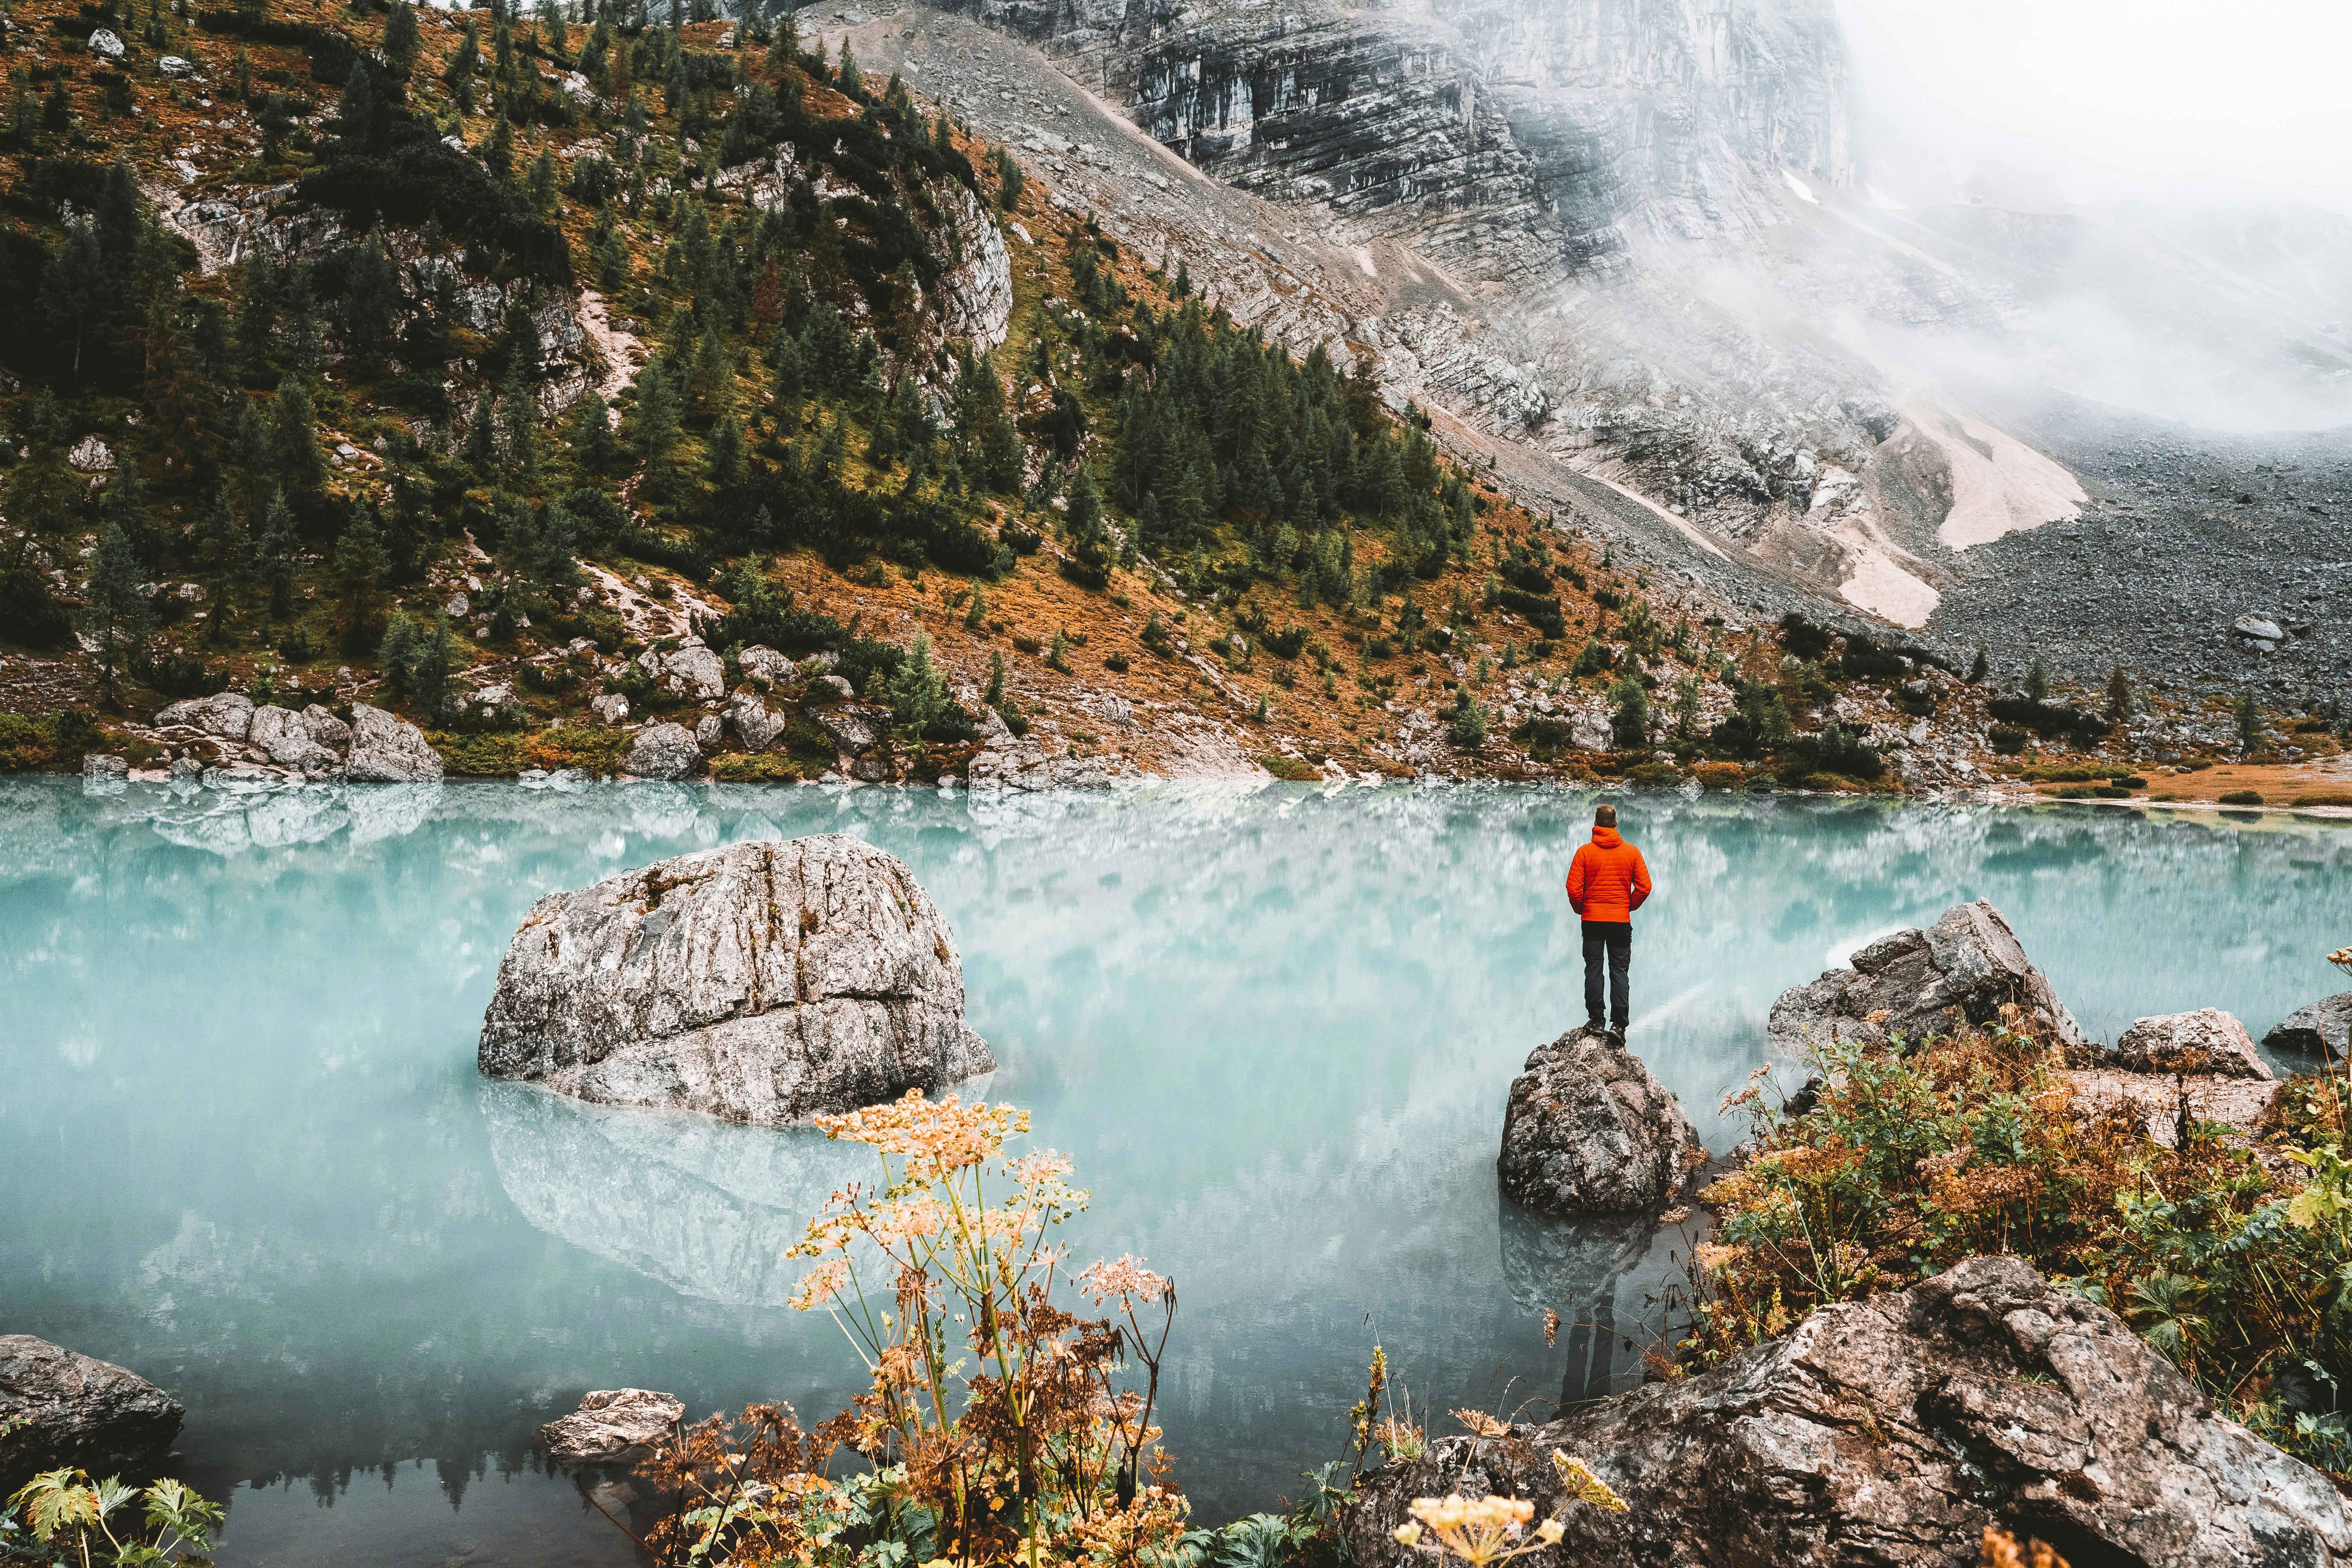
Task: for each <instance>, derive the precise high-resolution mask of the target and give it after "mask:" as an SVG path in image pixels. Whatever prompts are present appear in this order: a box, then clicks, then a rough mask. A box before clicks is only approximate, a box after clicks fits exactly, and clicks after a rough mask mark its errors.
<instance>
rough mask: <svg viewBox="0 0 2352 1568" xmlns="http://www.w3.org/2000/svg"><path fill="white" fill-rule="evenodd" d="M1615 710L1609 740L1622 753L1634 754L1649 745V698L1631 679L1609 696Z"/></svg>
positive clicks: (1612, 691) (1610, 724) (1629, 677)
mask: <svg viewBox="0 0 2352 1568" xmlns="http://www.w3.org/2000/svg"><path fill="white" fill-rule="evenodd" d="M1609 697H1610V700H1611V701H1612V702H1614V703H1615V704H1616V710H1615V711H1614V712H1612V714H1611V715H1610V716H1609V739H1610V740H1611V742H1612V743H1614V744H1615V745H1616V747H1617V749H1618V750H1620V751H1627V752H1630V751H1634V750H1637V749H1639V748H1640V747H1643V746H1646V745H1648V744H1649V742H1650V694H1649V693H1648V692H1647V691H1646V690H1644V689H1643V687H1642V683H1641V682H1640V681H1638V680H1636V679H1633V677H1632V676H1630V675H1629V676H1627V677H1626V678H1625V679H1622V680H1621V681H1619V682H1618V683H1617V684H1616V685H1615V686H1614V687H1612V689H1610V692H1609Z"/></svg>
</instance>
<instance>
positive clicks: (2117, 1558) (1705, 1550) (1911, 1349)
mask: <svg viewBox="0 0 2352 1568" xmlns="http://www.w3.org/2000/svg"><path fill="white" fill-rule="evenodd" d="M1554 1449H1559V1450H1562V1451H1564V1452H1566V1453H1568V1454H1569V1455H1570V1456H1573V1457H1576V1458H1582V1459H1583V1460H1584V1461H1585V1462H1586V1463H1587V1464H1589V1465H1591V1468H1592V1469H1593V1471H1594V1473H1596V1474H1597V1475H1599V1476H1600V1477H1601V1479H1602V1480H1604V1481H1606V1482H1608V1484H1609V1485H1610V1487H1611V1488H1612V1489H1614V1490H1615V1491H1616V1492H1617V1494H1618V1495H1619V1496H1620V1497H1621V1498H1622V1499H1623V1500H1625V1501H1626V1502H1627V1503H1628V1504H1629V1505H1630V1507H1629V1510H1628V1511H1626V1512H1623V1513H1606V1512H1602V1511H1601V1510H1598V1509H1595V1508H1591V1507H1588V1506H1580V1505H1570V1504H1568V1503H1567V1502H1566V1501H1565V1500H1563V1498H1562V1496H1561V1485H1560V1480H1559V1475H1558V1472H1557V1471H1556V1470H1555V1469H1554V1468H1553V1466H1552V1463H1551V1454H1552V1452H1553V1450H1554ZM1453 1491H1460V1492H1463V1493H1465V1494H1466V1495H1470V1496H1485V1495H1504V1496H1517V1497H1521V1498H1526V1499H1528V1500H1532V1501H1533V1502H1534V1503H1535V1505H1536V1509H1537V1514H1538V1518H1544V1517H1559V1518H1560V1519H1561V1520H1562V1521H1563V1522H1564V1523H1565V1524H1566V1525H1567V1528H1568V1533H1567V1536H1566V1538H1565V1539H1564V1540H1563V1541H1562V1542H1561V1543H1560V1544H1559V1546H1558V1547H1556V1548H1552V1549H1550V1550H1548V1551H1544V1552H1538V1553H1537V1554H1535V1555H1534V1556H1533V1557H1532V1558H1530V1559H1529V1563H1530V1568H1559V1565H1562V1564H1568V1563H1573V1564H1576V1565H1578V1568H1633V1565H1634V1564H1667V1563H1674V1564H1682V1563H1727V1564H1729V1563H1740V1564H1746V1563H1841V1564H1846V1565H1848V1568H1865V1565H1870V1568H1880V1565H1883V1568H1897V1565H1900V1568H1929V1565H1934V1568H1966V1565H1968V1564H1971V1563H1975V1562H1977V1560H1978V1546H1979V1542H1980V1541H1981V1539H1982V1537H1983V1532H1984V1529H1985V1527H1986V1526H1987V1525H1988V1524H1993V1523H1999V1524H2000V1525H2002V1526H2004V1527H2005V1528H2009V1529H2012V1530H2014V1531H2016V1533H2017V1534H2019V1535H2020V1536H2024V1535H2028V1534H2032V1535H2035V1536H2039V1537H2040V1538H2042V1540H2044V1541H2046V1542H2050V1543H2051V1544H2052V1545H2053V1546H2055V1547H2056V1548H2057V1549H2058V1550H2059V1552H2061V1553H2062V1554H2063V1555H2064V1556H2065V1557H2066V1558H2067V1559H2068V1560H2069V1561H2071V1562H2074V1563H2116V1564H2134V1565H2137V1568H2257V1565H2260V1568H2286V1565H2289V1564H2293V1565H2294V1568H2329V1565H2333V1564H2338V1563H2345V1562H2346V1561H2347V1559H2348V1558H2352V1511H2347V1504H2346V1501H2345V1500H2344V1499H2343V1498H2342V1497H2341V1496H2339V1495H2338V1494H2337V1492H2336V1489H2335V1488H2334V1487H2333V1486H2331V1485H2329V1484H2328V1481H2327V1479H2326V1477H2324V1476H2322V1475H2321V1474H2320V1473H2319V1472H2318V1471H2316V1470H2315V1469H2313V1468H2310V1467H2309V1466H2307V1465H2305V1464H2304V1463H2303V1462H2302V1461H2300V1460H2298V1459H2294V1458H2288V1457H2287V1456H2286V1455H2285V1454H2284V1453H2282V1452H2281V1451H2279V1450H2278V1449H2277V1448H2274V1447H2272V1446H2271V1445H2270V1444H2268V1443H2265V1442H2263V1440H2262V1439H2260V1438H2259V1437H2256V1436H2254V1435H2253V1434H2252V1433H2251V1432H2249V1431H2247V1430H2246V1429H2245V1428H2244V1427H2243V1426H2239V1425H2238V1424H2237V1423H2236V1422H2234V1421H2231V1420H2228V1419H2226V1418H2224V1417H2223V1416H2221V1415H2219V1414H2218V1413H2216V1412H2215V1410H2214V1409H2213V1407H2212V1405H2210V1403H2209V1402H2208V1401H2207V1400H2206V1399H2205V1397H2204V1395H2203V1394H2200V1393H2199V1392H2198V1390H2197V1388H2196V1386H2195V1385H2194V1384H2191V1383H2190V1382H2189V1379H2188V1378H2187V1377H2186V1376H2185V1375H2184V1374H2183V1373H2181V1372H2180V1371H2179V1369H2178V1368H2177V1367H2175V1366H2174V1365H2173V1364H2172V1363H2170V1362H2168V1361H2166V1360H2165V1359H2164V1358H2163V1357H2161V1356H2159V1355H2158V1354H2157V1353H2156V1352H2154V1351H2152V1350H2150V1349H2149V1348H2148V1347H2147V1345H2146V1344H2145V1343H2143V1342H2141V1341H2140V1339H2139V1337H2138V1336H2137V1334H2135V1333H2133V1332H2132V1331H2131V1329H2130V1327H2129V1326H2128V1325H2126V1323H2125V1322H2124V1321H2122V1320H2121V1319H2119V1318H2117V1317H2116V1315H2115V1314H2114V1313H2113V1312H2111V1311H2109V1310H2106V1309H2105V1308H2104V1307H2101V1306H2097V1305H2095V1304H2094V1303H2093V1302H2090V1301H2088V1300H2084V1299H2083V1298H2081V1297H2078V1296H2074V1295H2072V1294H2069V1293H2068V1292H2065V1291H2063V1290H2061V1289H2057V1288H2056V1287H2054V1286H2053V1285H2051V1284H2050V1283H2049V1282H2048V1281H2046V1280H2044V1279H2042V1277H2041V1276H2040V1275H2039V1274H2037V1273H2036V1272H2034V1270H2033V1268H2032V1267H2031V1266H2030V1265H2028V1264H2026V1263H2025V1262H2024V1261H2023V1260H2021V1259H2019V1258H1969V1260H1968V1261H1966V1262H1964V1263H1961V1264H1959V1265H1958V1267H1956V1268H1952V1269H1951V1270H1949V1271H1948V1272H1947V1273H1944V1274H1940V1275H1938V1276H1937V1277H1936V1278H1935V1279H1929V1280H1927V1281H1925V1282H1923V1283H1921V1284H1919V1285H1916V1286H1914V1287H1913V1288H1912V1289H1908V1290H1906V1291H1903V1292H1901V1293H1900V1294H1895V1295H1886V1296H1879V1297H1875V1298H1873V1299H1872V1300H1867V1301H1862V1302H1856V1303H1852V1304H1848V1305H1843V1306H1835V1307H1826V1308H1823V1309H1822V1310H1820V1311H1817V1312H1815V1313H1813V1314H1812V1315H1811V1317H1809V1318H1807V1319H1806V1320H1805V1321H1803V1322H1802V1323H1801V1324H1799V1325H1798V1326H1797V1328H1796V1329H1795V1331H1793V1332H1791V1333H1790V1334H1789V1335H1788V1336H1787V1337H1786V1338H1784V1339H1780V1340H1775V1341H1773V1342H1770V1343H1769V1344H1764V1345H1760V1346H1758V1347H1757V1348H1756V1349H1754V1350H1750V1351H1748V1352H1743V1353H1741V1354H1739V1355H1738V1356H1735V1357H1733V1358H1732V1359H1731V1360H1730V1361H1728V1362H1726V1363H1724V1364H1723V1365H1721V1366H1719V1367H1717V1368H1715V1369H1713V1370H1712V1371H1708V1372H1704V1373H1695V1374H1694V1375H1692V1376H1689V1377H1686V1378H1681V1379H1678V1380H1674V1381H1668V1382H1659V1383H1653V1384H1647V1385H1645V1386H1644V1387H1642V1388H1640V1389H1637V1390H1635V1391H1634V1392H1633V1393H1631V1394H1626V1395H1624V1396H1622V1398H1619V1399H1614V1400H1612V1401H1609V1402H1608V1403H1606V1404H1602V1405H1597V1406H1594V1407H1592V1408H1591V1409H1588V1410H1585V1411H1581V1412H1579V1413H1578V1414H1576V1415H1571V1416H1570V1417H1568V1418H1567V1419H1565V1420H1560V1421H1555V1422H1551V1423H1549V1424H1547V1425H1544V1426H1514V1427H1513V1428H1512V1429H1511V1430H1510V1433H1509V1435H1508V1436H1503V1437H1498V1438H1489V1439H1474V1438H1469V1437H1447V1438H1442V1439H1440V1440H1438V1441H1437V1442H1434V1443H1432V1444H1431V1445H1430V1446H1429V1448H1428V1451H1427V1453H1426V1454H1425V1455H1424V1456H1423V1458H1420V1459H1419V1460H1416V1461H1413V1462H1412V1463H1410V1464H1392V1465H1389V1466H1385V1467H1383V1468H1381V1469H1379V1470H1375V1471H1373V1472H1371V1473H1370V1475H1368V1476H1367V1477H1366V1478H1365V1487H1364V1490H1363V1492H1362V1493H1361V1494H1360V1496H1361V1498H1362V1500H1361V1501H1360V1502H1358V1503H1357V1504H1355V1505H1354V1506H1353V1507H1352V1508H1351V1509H1350V1510H1349V1514H1348V1517H1347V1525H1348V1533H1349V1539H1350V1541H1351V1542H1353V1544H1354V1547H1355V1553H1356V1558H1357V1560H1358V1562H1359V1563H1361V1564H1363V1568H1401V1565H1402V1564H1403V1563H1405V1562H1406V1561H1407V1560H1408V1559H1411V1558H1412V1557H1413V1556H1414V1555H1415V1553H1413V1552H1409V1551H1408V1550H1406V1549H1405V1548H1403V1547H1402V1546H1400V1545H1399V1544H1398V1543H1397V1542H1395V1541H1394V1540H1393V1539H1392V1538H1391V1531H1394V1530H1395V1529H1396V1528H1397V1526H1398V1525H1400V1524H1402V1523H1403V1522H1404V1519H1405V1510H1406V1508H1407V1507H1408V1506H1409V1504H1410V1503H1411V1501H1412V1500H1413V1499H1414V1498H1417V1497H1443V1496H1444V1495H1446V1494H1447V1493H1449V1492H1453ZM1433 1560H1434V1554H1431V1555H1430V1556H1429V1557H1427V1558H1424V1559H1423V1561H1433Z"/></svg>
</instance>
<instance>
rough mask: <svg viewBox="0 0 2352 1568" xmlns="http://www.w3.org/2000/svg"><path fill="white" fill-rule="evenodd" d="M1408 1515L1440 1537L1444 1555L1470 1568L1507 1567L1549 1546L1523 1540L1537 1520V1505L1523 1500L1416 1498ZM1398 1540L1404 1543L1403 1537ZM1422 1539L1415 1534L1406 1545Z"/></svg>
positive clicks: (1457, 1497)
mask: <svg viewBox="0 0 2352 1568" xmlns="http://www.w3.org/2000/svg"><path fill="white" fill-rule="evenodd" d="M1408 1511H1410V1512H1411V1513H1412V1517H1413V1521H1414V1522H1416V1523H1418V1524H1419V1525H1421V1527H1422V1529H1423V1530H1425V1531H1429V1532H1430V1533H1432V1534H1434V1535H1435V1536H1436V1537H1437V1546H1438V1551H1439V1552H1441V1553H1444V1554H1448V1555H1451V1556H1454V1557H1459V1558H1461V1559H1462V1560H1463V1561H1464V1562H1465V1563H1469V1564H1470V1565H1471V1568H1486V1564H1488V1563H1506V1562H1508V1561H1509V1560H1510V1559H1512V1558H1514V1557H1519V1556H1524V1555H1525V1554H1526V1553H1528V1552H1533V1551H1535V1550H1536V1549H1537V1548H1538V1546H1539V1545H1543V1544H1548V1543H1546V1542H1534V1541H1526V1540H1523V1539H1521V1537H1522V1534H1523V1532H1524V1531H1526V1529H1527V1526H1528V1521H1530V1520H1532V1519H1534V1518H1535V1516H1536V1505H1535V1504H1533V1503H1531V1502H1528V1501H1527V1500H1525V1499H1523V1498H1503V1497H1482V1498H1466V1497H1464V1496H1463V1495H1462V1494H1461V1493H1459V1492H1455V1493H1454V1494H1453V1495H1452V1496H1450V1497H1442V1498H1433V1497H1425V1498H1415V1499H1413V1500H1412V1504H1411V1506H1410V1508H1409V1510H1408ZM1408 1528H1410V1527H1408ZM1398 1539H1399V1540H1400V1541H1402V1540H1403V1539H1404V1538H1403V1536H1402V1533H1400V1534H1399V1536H1398ZM1420 1539H1421V1532H1420V1531H1415V1532H1414V1535H1413V1539H1412V1541H1410V1542H1405V1544H1407V1545H1409V1546H1410V1545H1414V1544H1417V1543H1418V1542H1419V1541H1420Z"/></svg>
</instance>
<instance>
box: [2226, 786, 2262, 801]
mask: <svg viewBox="0 0 2352 1568" xmlns="http://www.w3.org/2000/svg"><path fill="white" fill-rule="evenodd" d="M2221 804H2222V805H2262V804H2263V795H2262V792H2261V791H2260V790H2252V789H2233V790H2231V792H2230V793H2229V794H2227V795H2223V796H2222V797H2221Z"/></svg>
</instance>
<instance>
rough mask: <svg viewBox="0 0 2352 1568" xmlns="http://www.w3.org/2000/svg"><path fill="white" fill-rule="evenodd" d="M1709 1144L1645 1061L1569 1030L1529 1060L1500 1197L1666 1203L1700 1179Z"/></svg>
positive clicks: (1603, 1039) (1616, 1208) (1564, 1209)
mask: <svg viewBox="0 0 2352 1568" xmlns="http://www.w3.org/2000/svg"><path fill="white" fill-rule="evenodd" d="M1705 1162H1706V1149H1705V1148H1704V1147H1703V1146H1701V1144H1700V1143H1699V1141H1698V1133H1697V1131H1696V1130H1695V1129H1693V1128H1692V1126H1691V1124H1690V1118H1689V1117H1687V1116H1685V1115H1684V1114H1683V1108H1682V1106H1681V1104H1680V1103H1679V1102H1677V1101H1676V1100H1675V1097H1674V1096H1673V1095H1672V1094H1671V1093H1669V1092H1668V1091H1667V1089H1666V1087H1665V1085H1664V1084H1662V1083H1660V1082H1659V1081H1658V1079H1657V1075H1656V1074H1654V1073H1653V1072H1651V1071H1650V1069H1649V1067H1648V1065H1647V1064H1646V1063H1644V1062H1643V1060H1642V1058H1639V1057H1637V1056H1635V1055H1634V1054H1633V1052H1631V1051H1629V1050H1627V1049H1626V1048H1625V1047H1623V1046H1622V1045H1620V1044H1619V1043H1618V1042H1616V1041H1615V1040H1612V1039H1611V1038H1610V1037H1608V1036H1607V1035H1605V1034H1601V1033H1598V1032H1595V1031H1593V1030H1591V1029H1581V1028H1580V1029H1571V1030H1570V1031H1569V1032H1568V1033H1567V1034H1565V1035H1562V1036H1561V1037H1559V1039H1557V1040H1554V1041H1553V1042H1552V1043H1551V1044H1549V1045H1548V1046H1538V1047H1536V1049H1535V1051H1534V1052H1533V1054H1531V1055H1530V1056H1529V1057H1528V1063H1527V1068H1526V1070H1524V1071H1523V1072H1521V1073H1520V1074H1519V1076H1518V1077H1517V1079H1514V1080H1512V1083H1511V1099H1510V1104H1509V1106H1508V1108H1507V1110H1505V1111H1504V1112H1503V1152H1502V1155H1501V1157H1500V1158H1499V1159H1498V1160H1497V1161H1496V1171H1497V1173H1498V1174H1499V1176H1500V1178H1501V1182H1502V1188H1503V1195H1504V1196H1505V1197H1507V1198H1509V1199H1511V1200H1512V1201H1513V1202H1515V1203H1522V1204H1525V1205H1528V1207H1529V1208H1532V1209H1540V1210H1543V1211H1544V1212H1546V1213H1551V1214H1622V1213H1631V1212H1639V1211H1642V1210H1656V1209H1661V1208H1664V1206H1665V1205H1668V1204H1670V1203H1673V1202H1674V1201H1675V1199H1676V1198H1678V1197H1680V1196H1682V1195H1683V1194H1685V1193H1687V1192H1689V1191H1690V1190H1691V1189H1692V1188H1693V1187H1695V1186H1696V1185H1697V1180H1698V1171H1699V1167H1700V1165H1702V1164H1703V1163H1705Z"/></svg>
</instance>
